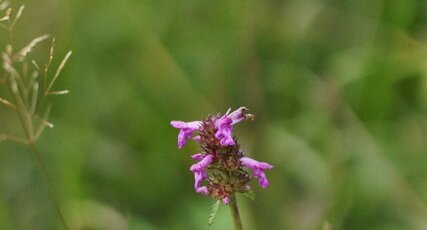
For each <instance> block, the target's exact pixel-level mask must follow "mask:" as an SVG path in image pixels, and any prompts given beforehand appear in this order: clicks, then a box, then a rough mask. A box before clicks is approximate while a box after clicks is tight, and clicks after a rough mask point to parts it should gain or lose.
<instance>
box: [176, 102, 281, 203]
mask: <svg viewBox="0 0 427 230" xmlns="http://www.w3.org/2000/svg"><path fill="white" fill-rule="evenodd" d="M247 111H248V109H247V108H246V107H240V108H238V109H236V110H235V111H233V112H231V111H230V109H229V110H228V111H227V112H226V113H225V114H222V115H210V116H208V117H207V118H205V119H203V120H202V121H192V122H183V121H171V125H172V126H173V127H174V128H177V129H179V130H180V131H179V134H178V148H182V147H183V146H184V145H185V144H186V143H187V140H188V139H193V140H194V141H196V142H197V143H198V144H199V145H200V152H199V153H196V154H193V155H192V156H191V158H192V159H194V160H197V161H198V162H197V163H195V164H193V165H191V167H190V171H192V172H193V173H194V189H195V190H196V192H197V193H200V194H202V195H205V196H210V197H212V198H214V199H216V200H221V201H222V202H223V203H224V204H226V205H227V204H229V203H230V202H233V200H231V198H230V197H232V196H233V195H234V194H235V193H249V192H251V187H250V186H249V182H250V180H251V179H252V178H257V179H258V182H259V184H260V185H261V186H262V187H263V188H266V187H267V186H269V182H268V180H267V177H266V175H265V170H267V169H271V168H273V166H271V165H269V164H267V163H265V162H259V161H256V160H253V159H251V158H249V157H245V151H244V150H243V149H241V147H240V145H237V139H235V137H234V136H233V127H234V125H235V124H237V123H239V122H242V121H244V120H252V119H253V118H254V116H253V115H252V114H248V113H246V112H247ZM230 112H231V113H230ZM247 169H250V170H251V171H252V176H251V174H250V173H251V172H250V171H249V170H247Z"/></svg>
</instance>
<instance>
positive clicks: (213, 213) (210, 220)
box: [208, 200, 220, 225]
mask: <svg viewBox="0 0 427 230" xmlns="http://www.w3.org/2000/svg"><path fill="white" fill-rule="evenodd" d="M219 203H220V201H219V200H217V201H216V202H215V203H214V204H213V205H212V209H211V214H209V217H208V224H209V225H212V224H213V221H214V219H215V216H216V213H217V212H218V208H219Z"/></svg>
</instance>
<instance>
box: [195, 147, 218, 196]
mask: <svg viewBox="0 0 427 230" xmlns="http://www.w3.org/2000/svg"><path fill="white" fill-rule="evenodd" d="M193 157H194V159H201V158H202V157H203V154H195V155H193ZM213 158H214V156H213V155H211V154H209V155H207V156H205V157H203V158H202V159H201V161H199V162H197V163H196V164H193V165H192V166H191V167H190V171H192V172H193V173H194V189H195V190H196V192H198V193H203V194H206V193H207V188H203V187H200V185H201V183H202V182H203V180H205V179H206V178H207V177H208V175H207V174H206V169H207V168H208V166H209V165H210V164H211V163H212V162H213ZM204 187H205V186H204Z"/></svg>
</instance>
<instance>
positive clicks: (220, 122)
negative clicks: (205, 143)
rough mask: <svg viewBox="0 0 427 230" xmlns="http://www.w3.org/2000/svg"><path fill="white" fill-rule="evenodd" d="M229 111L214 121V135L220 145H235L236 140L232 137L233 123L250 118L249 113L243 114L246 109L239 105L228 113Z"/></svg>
mask: <svg viewBox="0 0 427 230" xmlns="http://www.w3.org/2000/svg"><path fill="white" fill-rule="evenodd" d="M229 111H230V110H228V111H227V113H226V114H224V116H222V117H220V118H218V119H217V120H216V121H215V127H216V128H217V131H216V133H215V137H216V138H217V139H218V140H219V141H220V144H221V145H222V146H230V145H235V144H236V142H235V141H234V139H233V125H235V124H237V123H239V122H241V121H243V120H245V119H247V118H252V116H251V115H247V114H245V113H246V111H248V109H247V108H246V107H240V108H238V109H237V110H235V111H234V112H232V113H231V114H228V112H229Z"/></svg>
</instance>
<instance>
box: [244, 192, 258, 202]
mask: <svg viewBox="0 0 427 230" xmlns="http://www.w3.org/2000/svg"><path fill="white" fill-rule="evenodd" d="M243 195H245V196H246V197H247V198H249V199H251V200H254V199H255V193H254V192H253V191H252V190H249V191H246V192H244V193H243Z"/></svg>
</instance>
